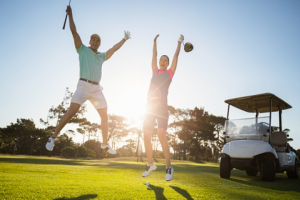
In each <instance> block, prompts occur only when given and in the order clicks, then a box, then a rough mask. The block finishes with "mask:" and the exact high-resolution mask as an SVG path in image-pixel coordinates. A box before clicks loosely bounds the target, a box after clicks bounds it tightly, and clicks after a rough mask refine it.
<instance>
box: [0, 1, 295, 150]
mask: <svg viewBox="0 0 300 200" xmlns="http://www.w3.org/2000/svg"><path fill="white" fill-rule="evenodd" d="M68 3H69V1H68V0H53V1H39V0H27V1H17V0H12V1H8V0H6V1H4V0H3V1H0V19H1V20H0V30H1V31H0V42H1V46H2V48H0V63H1V73H0V80H1V87H0V92H1V96H2V98H1V104H0V110H1V114H0V127H5V126H6V125H9V124H10V123H11V122H16V119H17V118H31V119H33V120H34V121H35V123H36V124H37V125H38V126H39V127H42V126H41V125H40V123H39V119H40V118H44V119H45V118H46V117H47V113H48V110H49V108H50V107H51V106H52V105H54V106H56V105H57V104H59V103H60V102H61V100H62V99H63V96H64V91H65V88H66V87H69V88H70V90H71V91H72V92H74V91H75V89H76V85H77V81H78V79H79V61H78V54H77V53H76V50H75V47H74V43H73V38H72V35H71V32H70V30H69V23H67V25H66V29H65V30H62V26H63V21H64V18H65V9H66V5H67V4H68ZM71 6H72V9H73V15H74V21H75V24H76V27H77V31H78V33H79V35H80V36H81V39H82V41H83V43H84V44H85V45H88V42H89V37H90V35H91V34H93V33H98V34H99V35H100V36H101V39H102V44H101V46H100V48H99V51H100V52H101V51H107V50H108V49H109V48H111V47H112V46H113V45H114V44H116V43H117V42H119V41H120V40H121V39H122V38H123V34H124V30H129V31H130V32H131V34H132V38H131V39H130V40H129V41H127V42H126V43H125V44H124V46H123V47H122V48H121V49H120V50H119V51H118V52H116V53H115V54H114V55H113V57H112V58H111V59H110V60H108V61H107V62H105V63H104V65H103V72H102V80H101V85H102V86H103V87H104V90H103V92H104V95H105V97H106V99H107V102H108V106H109V107H108V111H109V113H114V114H120V115H124V116H131V117H132V116H134V115H141V114H142V113H143V108H144V105H145V103H146V94H147V90H148V87H149V82H150V79H151V56H152V45H153V39H154V37H155V36H156V35H157V34H160V37H159V38H158V56H160V55H163V54H166V55H169V57H170V58H172V57H173V55H174V52H175V49H176V45H177V39H178V37H179V35H180V34H183V35H184V36H185V42H191V43H192V44H193V45H194V50H193V51H192V52H190V53H185V52H184V51H183V49H182V51H181V53H180V55H179V62H178V67H177V71H176V73H175V76H174V78H173V81H172V84H171V86H170V90H169V105H172V106H174V107H176V108H191V109H192V108H194V107H196V106H197V107H204V108H205V109H206V110H207V111H208V112H209V113H212V114H214V115H222V116H226V112H227V105H226V104H225V103H224V100H226V99H230V98H235V97H240V96H248V95H253V94H260V93H266V92H270V93H273V94H275V95H277V96H278V97H280V98H282V99H284V100H285V101H286V102H288V103H289V104H290V105H292V107H293V108H292V109H290V110H286V111H283V127H284V128H289V129H290V130H291V132H290V136H291V137H292V138H294V142H292V143H291V144H292V146H293V147H294V148H296V149H299V148H300V142H299V141H300V128H299V126H298V123H299V119H300V117H299V113H300V104H299V100H300V90H299V86H300V80H299V75H300V67H299V65H300V57H299V53H300V37H299V35H300V1H297V0H289V1H278V0H263V1H258V0H251V1H238V0H228V1H200V0H198V1H196V0H195V1H192V0H190V1H166V0H163V1H156V0H152V1H138V0H136V1H134V0H129V1H96V0H86V1H78V0H73V1H72V2H71ZM262 116H264V115H262ZM276 116H277V113H276ZM87 117H88V119H89V120H90V121H92V122H99V117H98V115H97V112H96V111H95V110H94V108H93V107H92V106H91V104H90V103H88V113H87ZM241 117H254V115H252V114H251V115H250V114H245V113H242V112H240V111H238V110H235V109H232V112H231V114H230V118H232V119H233V118H241ZM273 121H274V124H275V123H278V122H277V118H276V117H274V120H273ZM80 138H81V137H80Z"/></svg>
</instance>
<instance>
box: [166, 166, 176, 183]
mask: <svg viewBox="0 0 300 200" xmlns="http://www.w3.org/2000/svg"><path fill="white" fill-rule="evenodd" d="M173 173H174V169H173V167H172V166H171V167H167V169H166V181H170V180H172V179H173Z"/></svg>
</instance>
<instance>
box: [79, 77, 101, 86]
mask: <svg viewBox="0 0 300 200" xmlns="http://www.w3.org/2000/svg"><path fill="white" fill-rule="evenodd" d="M79 80H82V81H85V82H88V83H92V84H94V85H99V82H95V81H90V80H87V79H84V78H80V79H79Z"/></svg>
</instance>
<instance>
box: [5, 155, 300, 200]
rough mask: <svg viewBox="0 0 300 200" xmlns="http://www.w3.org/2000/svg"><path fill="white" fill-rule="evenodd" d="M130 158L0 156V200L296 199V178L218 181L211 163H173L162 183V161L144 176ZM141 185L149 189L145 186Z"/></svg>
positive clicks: (299, 187) (235, 174)
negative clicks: (170, 177)
mask: <svg viewBox="0 0 300 200" xmlns="http://www.w3.org/2000/svg"><path fill="white" fill-rule="evenodd" d="M144 165H145V163H141V162H139V163H137V162H136V161H135V158H127V159H124V158H116V159H103V160H84V159H64V158H49V157H29V156H6V155H0V199H55V200H63V199H68V200H71V199H72V200H79V199H82V200H86V199H139V200H140V199H162V200H163V199H255V200H258V199H299V196H300V180H292V179H288V178H287V176H286V174H276V179H275V182H271V183H269V182H262V181H260V179H259V177H249V176H247V175H246V173H245V171H239V170H233V171H232V173H231V178H230V179H221V178H220V177H219V166H218V164H215V163H193V162H188V161H174V162H173V167H174V169H175V172H174V179H173V180H172V181H169V182H166V181H165V165H164V161H163V160H159V163H157V166H158V169H157V170H156V171H154V172H152V173H151V175H150V176H149V177H146V178H142V177H141V174H142V173H143V171H144ZM146 181H149V182H150V186H149V187H147V186H146V184H145V183H146Z"/></svg>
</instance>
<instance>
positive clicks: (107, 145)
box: [101, 144, 117, 154]
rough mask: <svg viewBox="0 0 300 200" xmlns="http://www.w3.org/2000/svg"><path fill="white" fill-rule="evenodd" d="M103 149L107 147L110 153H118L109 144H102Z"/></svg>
mask: <svg viewBox="0 0 300 200" xmlns="http://www.w3.org/2000/svg"><path fill="white" fill-rule="evenodd" d="M101 149H106V150H107V152H108V153H110V154H117V152H116V151H114V150H113V149H112V148H111V146H110V145H109V144H101Z"/></svg>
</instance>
